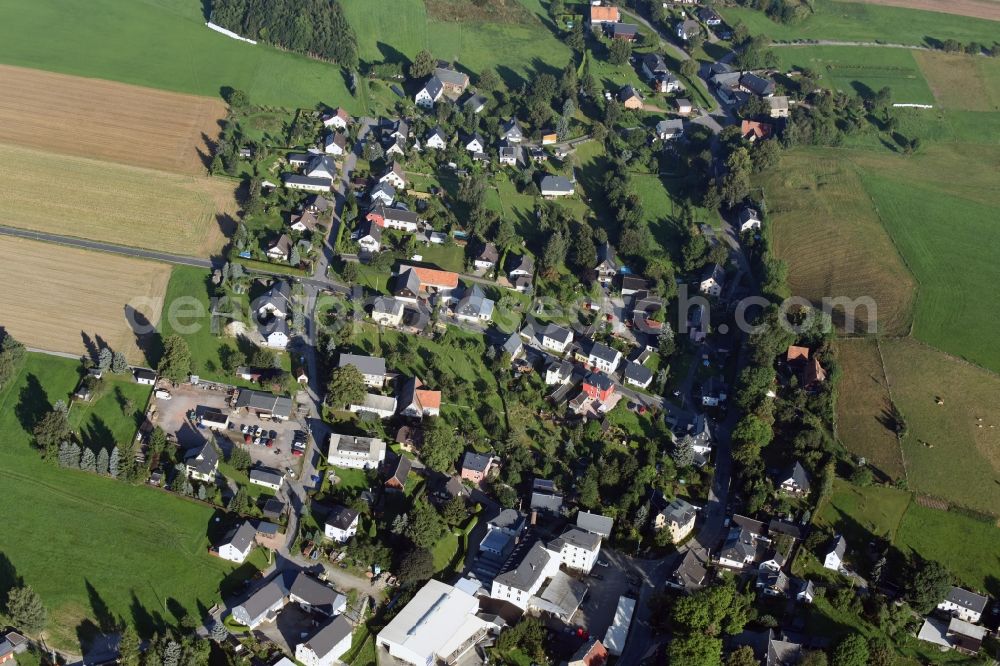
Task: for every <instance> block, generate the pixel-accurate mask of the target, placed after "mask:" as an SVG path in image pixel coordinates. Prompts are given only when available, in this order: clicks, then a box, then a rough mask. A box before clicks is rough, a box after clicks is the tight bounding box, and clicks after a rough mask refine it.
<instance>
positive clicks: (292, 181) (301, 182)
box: [281, 173, 333, 192]
mask: <svg viewBox="0 0 1000 666" xmlns="http://www.w3.org/2000/svg"><path fill="white" fill-rule="evenodd" d="M281 179H282V182H283V183H284V184H285V187H287V188H288V189H290V190H303V191H305V192H329V191H330V189H331V188H332V187H333V179H332V178H311V177H309V176H300V175H297V174H293V173H287V174H284V175H282V177H281Z"/></svg>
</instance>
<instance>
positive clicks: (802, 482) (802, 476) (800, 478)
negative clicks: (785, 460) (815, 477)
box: [785, 460, 809, 492]
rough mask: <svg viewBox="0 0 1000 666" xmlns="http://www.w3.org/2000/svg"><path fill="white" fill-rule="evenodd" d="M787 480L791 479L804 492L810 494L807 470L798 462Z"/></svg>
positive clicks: (793, 466) (786, 477) (787, 476)
mask: <svg viewBox="0 0 1000 666" xmlns="http://www.w3.org/2000/svg"><path fill="white" fill-rule="evenodd" d="M785 479H791V480H792V481H794V482H795V485H796V486H798V487H799V488H801V489H802V490H803V491H804V492H809V474H808V473H806V468H805V467H803V466H802V463H800V462H799V461H798V460H796V461H795V464H794V465H792V469H791V471H790V472H789V473H788V474H787V475H786V476H785Z"/></svg>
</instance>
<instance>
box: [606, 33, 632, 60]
mask: <svg viewBox="0 0 1000 666" xmlns="http://www.w3.org/2000/svg"><path fill="white" fill-rule="evenodd" d="M631 57H632V42H630V41H629V40H627V39H612V40H611V46H609V47H608V60H609V61H610V62H611V64H612V65H624V64H626V63H627V62H628V60H629V58H631Z"/></svg>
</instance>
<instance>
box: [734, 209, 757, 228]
mask: <svg viewBox="0 0 1000 666" xmlns="http://www.w3.org/2000/svg"><path fill="white" fill-rule="evenodd" d="M736 223H737V225H738V226H739V229H740V233H741V234H742V233H744V232H747V231H750V230H751V229H760V213H758V212H757V210H756V209H755V208H750V207H746V208H744V209H743V210H741V211H740V214H739V216H738V217H737V219H736Z"/></svg>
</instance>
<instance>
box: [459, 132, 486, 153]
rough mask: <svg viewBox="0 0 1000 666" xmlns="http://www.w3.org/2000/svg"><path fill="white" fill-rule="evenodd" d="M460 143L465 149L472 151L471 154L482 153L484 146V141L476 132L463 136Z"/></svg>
mask: <svg viewBox="0 0 1000 666" xmlns="http://www.w3.org/2000/svg"><path fill="white" fill-rule="evenodd" d="M462 145H463V146H465V150H466V151H468V152H470V153H472V154H473V155H482V153H483V150H485V148H486V142H485V140H484V139H483V137H482V136H480V135H479V133H478V132H477V133H476V134H471V135H469V136H466V137H463V138H462Z"/></svg>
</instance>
